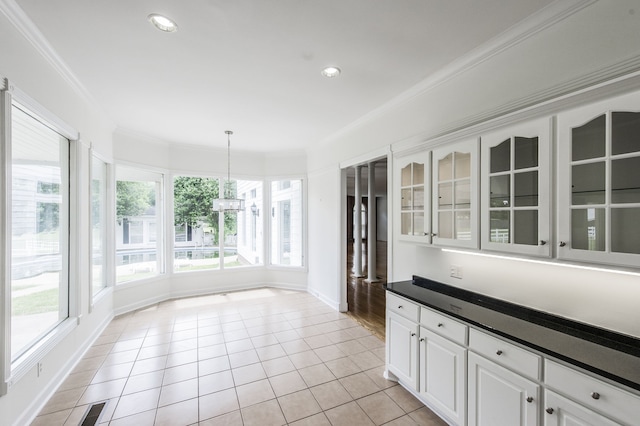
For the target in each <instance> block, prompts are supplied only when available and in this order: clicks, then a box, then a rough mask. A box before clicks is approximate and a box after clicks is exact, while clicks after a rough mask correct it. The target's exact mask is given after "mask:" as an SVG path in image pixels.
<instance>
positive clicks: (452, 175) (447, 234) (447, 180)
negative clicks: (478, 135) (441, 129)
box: [432, 139, 479, 248]
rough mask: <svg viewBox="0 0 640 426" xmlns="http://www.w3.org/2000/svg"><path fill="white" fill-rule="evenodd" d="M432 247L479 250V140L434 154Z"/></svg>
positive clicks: (445, 147) (453, 145) (459, 143)
mask: <svg viewBox="0 0 640 426" xmlns="http://www.w3.org/2000/svg"><path fill="white" fill-rule="evenodd" d="M432 156H433V165H434V169H433V186H432V187H433V189H432V193H433V202H432V209H433V211H432V220H433V233H434V236H433V243H434V244H438V245H445V246H456V247H466V248H478V235H479V230H478V208H479V206H478V182H479V156H478V140H477V139H469V140H466V141H460V142H457V143H452V144H450V145H446V146H443V147H442V148H438V149H436V150H434V151H433V154H432Z"/></svg>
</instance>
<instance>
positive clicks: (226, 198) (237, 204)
mask: <svg viewBox="0 0 640 426" xmlns="http://www.w3.org/2000/svg"><path fill="white" fill-rule="evenodd" d="M224 132H225V133H226V135H227V181H226V182H225V183H224V185H222V188H223V189H222V191H221V193H222V194H223V198H218V199H217V200H213V211H217V212H239V211H242V210H244V200H243V199H240V198H232V191H231V135H232V134H233V132H232V131H231V130H225V131H224Z"/></svg>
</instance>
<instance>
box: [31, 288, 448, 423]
mask: <svg viewBox="0 0 640 426" xmlns="http://www.w3.org/2000/svg"><path fill="white" fill-rule="evenodd" d="M384 356H385V354H384V342H383V341H381V340H380V339H379V338H377V337H375V336H373V335H372V334H371V333H370V332H369V331H367V330H366V329H365V328H363V327H361V326H360V325H358V324H357V323H356V322H354V321H353V320H352V319H350V318H349V317H348V316H346V315H344V314H341V313H339V312H336V311H334V310H332V309H331V308H329V307H328V306H326V305H325V304H324V303H322V302H321V301H319V300H318V299H317V298H315V297H313V296H311V295H309V294H307V293H303V292H295V291H286V290H279V289H270V288H265V289H258V290H250V291H243V292H236V293H227V294H220V295H210V296H201V297H193V298H188V299H178V300H172V301H167V302H164V303H160V304H158V305H154V306H152V307H149V308H147V309H142V310H139V311H136V312H133V313H130V314H126V315H122V316H119V317H117V318H115V319H114V320H113V321H112V322H111V323H110V324H109V326H107V328H106V329H105V331H104V332H103V333H102V335H101V336H100V337H99V338H98V339H97V340H96V342H95V344H94V345H93V346H92V347H91V348H90V349H89V350H88V351H87V353H86V355H85V357H84V358H83V359H82V360H81V361H80V362H79V363H78V365H77V366H76V368H75V369H74V370H73V372H72V373H71V374H70V375H69V376H68V377H67V379H66V380H65V381H64V382H63V383H62V384H61V385H60V387H59V389H58V390H57V392H56V393H55V394H54V395H53V396H52V397H51V399H50V400H49V401H48V402H47V404H46V405H45V407H44V408H43V409H42V411H41V412H40V414H39V416H38V417H37V418H36V419H35V421H34V422H33V423H32V425H34V426H40V425H47V426H55V425H74V426H75V425H78V424H80V422H81V421H82V418H83V416H84V415H85V413H86V411H87V409H88V407H89V406H90V405H91V404H93V403H97V402H102V401H106V402H107V404H106V407H105V409H104V411H103V414H102V416H101V417H100V425H102V426H105V425H111V426H124V425H135V426H144V425H171V426H180V425H203V426H204V425H208V426H209V425H259V426H268V425H300V426H302V425H333V426H337V425H348V426H358V425H382V424H385V425H423V426H427V425H438V426H440V425H444V424H445V423H444V422H443V421H442V420H440V419H439V418H438V417H437V416H436V415H435V414H433V413H432V412H431V411H429V410H428V409H427V408H426V407H424V405H422V404H421V403H420V402H419V401H418V400H416V399H415V398H414V397H413V396H412V395H411V394H410V393H408V392H407V391H406V390H404V389H403V388H402V387H400V386H398V385H397V384H396V383H394V382H391V381H387V380H385V379H384V378H383V377H382V373H383V370H384Z"/></svg>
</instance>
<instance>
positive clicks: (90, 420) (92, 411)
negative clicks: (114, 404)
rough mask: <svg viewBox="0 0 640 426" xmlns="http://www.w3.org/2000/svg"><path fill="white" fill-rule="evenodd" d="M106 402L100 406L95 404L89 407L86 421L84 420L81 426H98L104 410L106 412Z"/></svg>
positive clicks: (85, 417)
mask: <svg viewBox="0 0 640 426" xmlns="http://www.w3.org/2000/svg"><path fill="white" fill-rule="evenodd" d="M105 405H107V403H106V402H101V403H99V404H93V405H92V406H91V407H89V410H88V411H87V414H85V416H84V419H82V423H80V426H94V425H96V424H98V419H99V418H100V414H102V410H104V407H105Z"/></svg>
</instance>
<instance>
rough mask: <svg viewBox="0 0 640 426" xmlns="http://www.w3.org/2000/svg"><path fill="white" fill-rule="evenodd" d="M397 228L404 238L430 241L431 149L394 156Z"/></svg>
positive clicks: (394, 194)
mask: <svg viewBox="0 0 640 426" xmlns="http://www.w3.org/2000/svg"><path fill="white" fill-rule="evenodd" d="M393 167H394V170H395V173H394V181H395V183H394V193H393V197H394V206H395V207H394V212H395V214H396V215H397V216H396V217H398V218H399V220H396V221H395V222H396V223H397V225H396V228H395V231H396V233H397V235H398V237H399V238H400V239H402V240H407V241H414V242H418V243H426V244H430V243H431V220H430V214H429V213H430V210H431V207H430V202H431V183H430V182H431V152H430V151H425V152H419V153H417V154H413V155H408V156H405V157H399V158H396V159H395V160H394V166H393Z"/></svg>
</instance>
